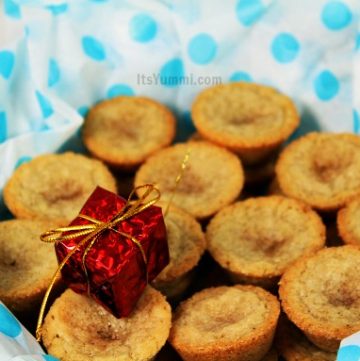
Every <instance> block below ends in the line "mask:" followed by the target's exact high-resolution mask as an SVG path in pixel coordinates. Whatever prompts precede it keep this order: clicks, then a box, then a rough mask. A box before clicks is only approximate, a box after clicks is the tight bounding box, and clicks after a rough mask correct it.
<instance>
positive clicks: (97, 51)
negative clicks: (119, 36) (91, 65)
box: [82, 36, 105, 61]
mask: <svg viewBox="0 0 360 361" xmlns="http://www.w3.org/2000/svg"><path fill="white" fill-rule="evenodd" d="M82 47H83V49H84V52H85V54H86V55H87V56H89V57H90V58H91V59H93V60H96V61H101V60H104V59H105V49H104V46H103V45H102V44H101V42H100V41H99V40H97V39H95V38H93V37H92V36H84V37H83V38H82Z"/></svg>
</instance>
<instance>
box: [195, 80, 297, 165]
mask: <svg viewBox="0 0 360 361" xmlns="http://www.w3.org/2000/svg"><path fill="white" fill-rule="evenodd" d="M191 115H192V119H193V120H194V123H195V126H196V128H197V130H198V132H199V133H200V134H201V136H203V137H204V138H205V139H208V140H210V141H212V142H214V143H217V144H219V145H221V146H224V147H227V148H229V149H231V150H233V151H235V152H236V153H238V154H239V155H240V156H241V158H242V160H243V161H244V163H245V164H254V163H258V162H259V161H261V160H263V159H264V158H266V157H267V156H268V155H269V154H270V153H271V152H272V151H273V150H275V149H276V148H278V146H280V145H281V143H283V142H284V140H286V139H287V138H288V137H289V136H290V135H291V134H292V132H293V131H294V130H295V129H296V127H297V126H298V125H299V116H298V114H297V111H296V108H295V106H294V104H293V102H292V101H291V100H290V99H289V98H288V97H287V96H285V95H283V94H280V93H279V92H277V91H276V90H275V89H273V88H270V87H267V86H264V85H258V84H250V83H242V82H240V83H230V84H221V85H216V86H214V87H211V88H208V89H205V90H203V91H202V92H201V93H200V94H199V95H198V97H197V98H196V99H195V102H194V104H193V107H192V112H191Z"/></svg>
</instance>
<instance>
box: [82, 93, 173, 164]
mask: <svg viewBox="0 0 360 361" xmlns="http://www.w3.org/2000/svg"><path fill="white" fill-rule="evenodd" d="M175 123H176V122H175V118H174V116H173V115H172V113H171V112H170V110H169V109H167V108H166V107H165V106H163V105H161V104H160V103H158V102H156V101H155V100H151V99H148V98H144V97H126V96H121V97H116V98H113V99H110V100H105V101H102V102H100V103H98V104H97V105H95V106H94V107H93V108H92V109H91V110H90V112H89V113H88V115H87V116H86V119H85V123H84V129H83V139H84V143H85V145H86V147H87V148H88V150H89V151H90V152H91V153H92V154H93V155H94V156H95V157H97V158H99V159H101V160H103V161H104V162H106V163H108V164H110V165H112V166H115V167H119V168H124V169H127V168H130V169H131V168H134V167H136V166H137V165H139V164H141V163H143V162H144V161H145V159H146V158H147V157H148V156H149V155H151V154H152V153H153V152H155V151H156V150H158V149H160V148H163V147H165V146H167V145H169V144H170V143H171V142H172V140H173V138H174V135H175Z"/></svg>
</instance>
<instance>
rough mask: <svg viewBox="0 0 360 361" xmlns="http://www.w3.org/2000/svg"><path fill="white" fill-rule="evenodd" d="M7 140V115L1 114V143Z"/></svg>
mask: <svg viewBox="0 0 360 361" xmlns="http://www.w3.org/2000/svg"><path fill="white" fill-rule="evenodd" d="M6 138H7V121H6V113H5V112H0V143H2V142H5V140H6Z"/></svg>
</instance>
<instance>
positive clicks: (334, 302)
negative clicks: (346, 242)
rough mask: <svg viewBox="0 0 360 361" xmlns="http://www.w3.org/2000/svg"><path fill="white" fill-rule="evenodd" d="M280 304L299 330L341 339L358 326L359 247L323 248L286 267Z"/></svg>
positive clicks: (359, 297) (359, 324)
mask: <svg viewBox="0 0 360 361" xmlns="http://www.w3.org/2000/svg"><path fill="white" fill-rule="evenodd" d="M279 294H280V298H281V302H282V307H283V309H284V311H285V313H286V314H287V316H288V317H289V319H290V320H291V321H292V322H294V323H295V324H296V325H297V326H298V327H299V328H300V329H301V330H303V331H305V332H308V333H310V334H316V335H318V336H322V337H324V338H327V339H337V340H339V341H340V340H341V339H343V338H344V337H347V336H349V335H351V334H352V333H354V332H357V331H358V330H359V329H360V248H359V247H356V246H342V247H333V248H325V249H323V250H320V251H319V252H318V253H316V254H315V255H313V256H309V257H305V258H302V259H300V260H299V261H298V262H296V263H295V264H293V265H292V266H290V267H289V269H288V270H287V271H286V272H285V273H284V275H283V277H282V278H281V281H280V289H279Z"/></svg>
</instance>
